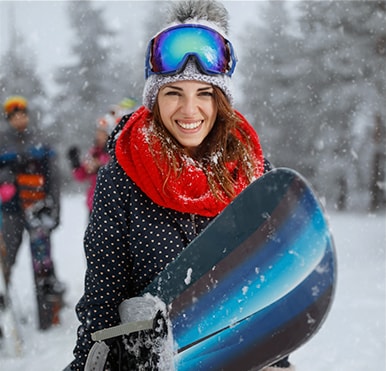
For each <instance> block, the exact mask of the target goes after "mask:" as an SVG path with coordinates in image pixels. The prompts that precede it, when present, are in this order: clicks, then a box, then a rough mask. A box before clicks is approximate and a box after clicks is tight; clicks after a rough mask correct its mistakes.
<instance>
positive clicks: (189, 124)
mask: <svg viewBox="0 0 386 371" xmlns="http://www.w3.org/2000/svg"><path fill="white" fill-rule="evenodd" d="M201 123H202V120H200V121H196V122H181V121H177V124H178V125H180V126H181V127H182V128H183V129H187V130H192V129H196V128H198V127H199V126H200V125H201Z"/></svg>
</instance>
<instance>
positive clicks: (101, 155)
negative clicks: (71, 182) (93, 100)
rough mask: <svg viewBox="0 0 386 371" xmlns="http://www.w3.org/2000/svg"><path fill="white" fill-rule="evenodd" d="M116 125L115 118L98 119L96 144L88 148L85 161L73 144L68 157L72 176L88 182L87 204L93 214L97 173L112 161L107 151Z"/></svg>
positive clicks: (95, 136)
mask: <svg viewBox="0 0 386 371" xmlns="http://www.w3.org/2000/svg"><path fill="white" fill-rule="evenodd" d="M114 126H115V118H113V117H111V118H110V119H109V118H106V117H102V118H100V119H98V120H97V124H96V128H95V134H94V144H93V145H92V147H91V148H90V149H89V150H88V152H87V154H86V156H85V158H84V159H83V161H81V159H80V150H79V148H78V147H76V146H73V147H71V148H70V149H69V150H68V159H69V161H70V165H71V167H72V176H73V178H74V179H75V180H76V181H78V182H87V183H88V189H87V195H86V204H87V208H88V211H89V215H91V210H92V204H93V197H94V190H95V184H96V179H97V173H98V170H99V168H100V167H101V166H104V165H106V164H107V163H108V162H109V161H110V155H109V154H108V152H107V147H106V143H107V139H108V137H109V135H110V133H111V131H112V129H113V128H114Z"/></svg>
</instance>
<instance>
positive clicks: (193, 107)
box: [181, 97, 198, 116]
mask: <svg viewBox="0 0 386 371" xmlns="http://www.w3.org/2000/svg"><path fill="white" fill-rule="evenodd" d="M197 107H198V104H197V100H196V98H195V97H185V98H184V100H183V102H182V106H181V112H182V113H183V114H184V115H186V116H193V115H194V114H195V113H197V110H198V108H197Z"/></svg>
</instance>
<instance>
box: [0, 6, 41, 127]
mask: <svg viewBox="0 0 386 371" xmlns="http://www.w3.org/2000/svg"><path fill="white" fill-rule="evenodd" d="M9 12H10V13H9V18H8V19H9V46H8V48H7V50H6V52H5V53H4V55H2V56H1V59H0V63H1V71H0V86H1V90H0V99H1V103H3V102H4V101H5V99H7V97H9V96H11V95H22V96H24V97H25V98H26V99H27V100H28V103H29V107H30V114H31V117H32V121H31V125H35V124H36V125H38V126H43V125H44V124H45V122H44V121H43V120H44V117H45V113H46V112H47V106H48V104H47V96H46V92H45V89H44V86H43V83H42V80H41V78H40V76H39V75H38V73H37V69H36V63H35V60H34V59H33V58H32V57H31V56H33V53H32V51H31V50H29V48H28V46H27V45H26V43H25V40H24V35H23V34H22V33H20V31H17V30H16V29H15V16H14V13H13V8H12V7H10V8H9ZM0 127H3V125H0Z"/></svg>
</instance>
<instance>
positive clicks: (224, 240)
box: [143, 168, 336, 371]
mask: <svg viewBox="0 0 386 371" xmlns="http://www.w3.org/2000/svg"><path fill="white" fill-rule="evenodd" d="M335 283H336V258H335V250H334V243H333V239H332V236H331V234H330V230H329V227H328V224H327V221H326V218H325V215H324V211H323V208H322V207H321V205H320V203H319V202H318V200H317V198H316V196H315V194H314V193H313V191H312V189H311V188H310V186H309V184H308V183H307V182H306V181H305V180H304V179H303V178H302V176H300V175H299V174H298V173H296V172H295V171H293V170H290V169H284V168H280V169H275V170H273V171H271V172H269V173H267V174H266V175H264V176H263V177H261V178H260V179H258V180H257V181H255V182H254V183H253V184H251V185H250V186H249V187H248V188H247V189H246V190H245V191H244V192H242V193H241V194H240V195H239V196H238V197H237V198H236V199H235V200H234V201H233V202H232V203H231V204H230V205H229V206H228V207H227V208H226V209H225V210H224V211H223V212H222V213H221V214H220V215H219V216H218V217H217V218H215V219H214V220H213V221H212V223H211V224H210V225H209V226H208V227H207V228H206V229H205V230H204V232H203V233H202V234H200V235H199V236H198V237H197V238H196V239H195V240H194V241H193V242H192V243H191V244H190V245H189V246H188V247H187V248H186V249H185V250H184V251H183V252H182V254H181V255H180V256H179V257H178V259H177V260H175V261H174V262H173V263H171V264H169V265H168V266H167V267H166V269H165V270H164V271H163V272H162V273H161V274H160V275H159V276H157V278H156V280H155V281H154V282H153V283H152V284H151V285H149V286H148V287H147V288H146V290H144V292H143V293H150V294H152V295H154V296H157V297H159V298H160V299H161V300H162V301H164V302H165V303H166V304H167V305H169V308H170V312H169V318H170V321H171V324H172V332H173V339H174V342H175V354H176V355H175V367H176V369H177V370H178V371H185V370H195V371H199V370H205V371H207V370H229V371H234V370H249V369H257V370H258V369H261V368H263V367H264V366H267V365H270V364H272V363H274V362H275V361H277V360H279V359H281V358H283V357H284V356H286V355H288V354H289V353H291V352H292V351H294V350H295V349H297V348H299V347H300V346H301V345H302V344H304V343H305V342H306V341H307V340H308V339H309V338H310V337H311V336H312V335H314V334H315V333H316V332H317V330H318V329H319V328H320V326H321V325H322V324H323V322H324V320H325V318H326V316H327V314H328V312H329V309H330V306H331V303H332V300H333V296H334V289H335Z"/></svg>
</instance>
